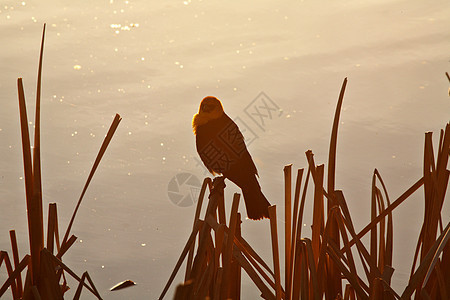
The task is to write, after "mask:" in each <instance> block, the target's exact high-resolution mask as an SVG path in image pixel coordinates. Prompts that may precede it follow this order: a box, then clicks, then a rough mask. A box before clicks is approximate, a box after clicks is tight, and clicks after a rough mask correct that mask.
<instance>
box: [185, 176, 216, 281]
mask: <svg viewBox="0 0 450 300" xmlns="http://www.w3.org/2000/svg"><path fill="white" fill-rule="evenodd" d="M211 184H212V181H211V178H209V177H207V178H205V179H204V180H203V184H202V187H201V189H200V194H199V196H198V200H197V207H196V209H195V216H194V224H193V225H192V230H194V228H195V226H196V223H197V222H199V221H200V212H201V210H202V205H203V199H204V198H205V192H206V188H207V187H208V188H209V189H210V191H211ZM194 247H195V241H194V243H193V244H192V246H191V248H190V249H189V253H188V259H187V264H186V274H185V276H184V281H187V280H188V279H189V278H190V274H191V268H192V259H193V258H194Z"/></svg>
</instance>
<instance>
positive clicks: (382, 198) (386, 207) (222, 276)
mask: <svg viewBox="0 0 450 300" xmlns="http://www.w3.org/2000/svg"><path fill="white" fill-rule="evenodd" d="M346 84H347V79H345V80H344V83H343V85H342V89H341V92H340V95H339V100H338V104H337V107H336V113H335V117H334V123H333V128H332V133H331V141H330V149H329V159H328V172H327V185H326V186H325V185H324V179H325V178H324V177H325V166H324V165H323V164H322V165H316V163H315V162H314V157H313V154H312V152H311V151H307V152H306V157H307V161H308V170H307V171H306V173H305V171H304V169H299V170H298V171H297V178H296V182H295V192H294V197H293V198H292V194H291V190H292V166H291V165H288V166H286V167H285V168H284V175H285V211H284V214H285V220H286V223H285V225H286V227H285V228H284V233H285V234H284V243H285V247H284V248H285V253H284V257H285V260H284V270H285V274H284V277H285V280H284V284H282V282H281V274H280V264H282V263H283V262H282V261H281V260H280V253H279V250H278V249H279V245H278V235H279V234H278V230H277V221H276V220H277V217H276V216H277V211H276V207H275V206H271V207H270V208H269V214H270V228H271V231H270V235H271V238H272V239H271V240H272V250H273V251H272V254H273V262H272V267H269V266H268V263H266V262H264V260H263V259H262V258H261V257H260V256H259V255H258V254H257V252H256V251H255V250H254V249H253V248H252V247H251V246H250V245H249V244H248V243H247V242H246V240H245V239H244V237H242V236H241V228H240V224H241V221H240V218H241V215H240V214H239V213H238V212H237V208H238V204H239V198H240V196H239V194H235V195H234V198H233V202H232V208H231V212H230V215H229V221H228V223H227V222H226V216H225V209H224V196H223V195H224V187H225V185H224V183H223V179H222V178H216V179H214V182H213V183H211V180H210V179H209V178H206V179H205V181H204V183H203V186H202V189H201V193H200V196H199V199H198V203H197V210H196V213H195V217H194V226H193V230H192V233H191V235H190V237H189V239H188V241H187V243H186V246H185V248H184V249H183V252H182V253H181V256H180V258H179V260H178V262H177V264H176V266H175V268H174V270H173V272H172V274H171V276H170V278H169V280H168V282H167V284H166V286H165V288H164V289H163V291H162V293H161V296H160V297H159V299H163V298H164V296H165V294H166V293H167V290H168V288H169V286H170V285H171V284H172V282H173V280H174V278H175V275H176V273H177V272H178V271H179V269H180V267H181V265H182V264H183V262H184V260H185V259H186V256H187V262H186V272H185V282H184V284H181V285H179V286H178V287H177V289H176V292H175V298H174V299H176V300H178V299H240V285H241V270H242V269H243V270H244V271H245V272H246V273H247V274H248V276H249V277H250V278H251V280H252V281H253V283H254V284H255V288H257V289H259V291H260V292H261V297H262V298H264V299H277V300H278V299H316V300H318V299H323V298H325V299H342V298H343V299H410V298H411V297H414V298H415V299H449V295H450V243H447V242H448V240H449V238H450V223H447V224H446V225H445V228H444V225H443V220H442V218H441V211H442V207H443V204H444V200H445V193H446V191H447V185H448V179H449V170H448V169H447V165H448V158H449V153H450V124H447V126H446V128H445V130H441V132H440V139H439V144H438V147H437V156H434V151H433V143H432V133H431V132H428V133H426V134H425V149H424V162H423V176H422V177H421V178H420V179H418V180H417V182H416V183H414V184H413V185H412V186H411V187H410V188H409V189H407V190H406V191H405V192H404V193H403V194H402V195H401V196H400V197H398V198H397V199H396V200H395V201H391V200H390V198H389V196H388V192H387V190H386V187H385V184H384V183H383V180H382V178H381V176H380V174H379V172H378V171H377V170H376V169H375V171H374V173H373V177H372V197H371V199H370V201H371V219H370V220H369V221H368V224H367V226H365V227H364V228H363V229H362V230H360V231H359V232H357V231H356V229H355V228H354V225H353V222H352V218H351V215H350V211H349V209H348V207H347V203H346V200H345V197H344V193H343V192H342V191H341V190H336V189H335V185H334V183H335V161H336V144H337V131H338V124H339V116H340V110H341V105H342V101H343V97H344V92H345V87H346ZM304 177H305V179H304V180H303V178H304ZM302 181H303V188H302ZM311 184H312V187H309V186H310V185H311ZM421 187H423V192H424V201H425V214H424V220H423V224H422V229H421V232H420V235H419V237H418V240H417V247H416V251H415V255H414V258H412V261H413V263H412V269H411V274H410V279H409V283H408V285H407V286H406V287H405V289H404V290H403V291H402V293H401V294H399V293H397V292H396V291H395V290H394V289H393V288H392V287H391V277H392V274H393V272H394V266H393V265H392V256H393V241H394V235H393V232H394V231H393V218H392V211H393V210H394V209H395V208H396V207H398V206H399V205H400V204H401V203H403V202H404V201H406V200H407V199H408V197H410V196H411V195H412V194H413V193H415V192H420V191H419V189H420V188H421ZM207 188H209V190H210V194H209V202H208V205H207V209H206V212H205V215H204V218H203V219H200V211H201V209H202V202H203V198H204V195H205V192H206V189H207ZM308 188H312V189H313V199H311V200H310V201H312V202H313V212H312V216H313V222H312V235H311V238H302V232H301V229H302V226H301V224H302V218H303V214H304V207H305V201H306V195H307V189H308ZM366 234H368V235H370V238H369V239H368V240H369V242H368V243H363V242H362V240H361V239H362V238H363V237H364V236H365V235H366ZM196 238H198V244H197V246H196V243H195V241H196ZM194 253H195V256H194ZM358 260H359V264H360V265H362V267H361V268H359V269H358V268H357V267H356V266H357V261H358ZM361 269H362V271H361Z"/></svg>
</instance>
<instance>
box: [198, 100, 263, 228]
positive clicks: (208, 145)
mask: <svg viewBox="0 0 450 300" xmlns="http://www.w3.org/2000/svg"><path fill="white" fill-rule="evenodd" d="M192 127H193V129H194V133H195V134H196V145H197V152H198V154H199V155H200V158H201V160H202V161H203V163H204V164H205V166H206V168H207V169H208V170H209V171H210V172H211V173H212V174H222V175H223V176H224V177H226V178H228V179H229V180H231V181H232V182H234V183H235V184H236V185H238V186H239V187H240V188H241V189H242V193H243V195H244V201H245V207H246V209H247V216H248V218H250V219H253V220H258V219H262V218H268V217H269V212H268V210H267V208H268V207H269V206H270V203H269V202H268V201H267V199H266V197H265V196H264V195H263V193H262V192H261V187H260V186H259V183H258V180H257V178H256V176H258V171H257V170H256V166H255V164H254V163H253V160H252V157H251V156H250V153H249V152H248V151H247V147H246V146H245V143H244V137H243V136H242V133H241V132H240V130H239V128H238V126H237V125H236V123H234V122H233V120H232V119H230V117H228V116H227V115H226V114H225V112H224V111H223V107H222V104H221V102H220V101H219V100H218V99H217V98H215V97H211V96H210V97H206V98H204V99H203V100H202V102H201V103H200V108H199V112H198V114H196V115H195V116H194V118H193V120H192Z"/></svg>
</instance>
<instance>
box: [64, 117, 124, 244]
mask: <svg viewBox="0 0 450 300" xmlns="http://www.w3.org/2000/svg"><path fill="white" fill-rule="evenodd" d="M121 120H122V118H121V117H120V115H119V114H116V116H115V117H114V120H113V122H112V124H111V126H110V127H109V131H108V133H107V134H106V137H105V139H104V140H103V143H102V146H101V147H100V150H99V152H98V154H97V157H96V159H95V162H94V165H93V166H92V169H91V172H90V173H89V176H88V178H87V181H86V183H85V185H84V188H83V191H82V192H81V195H80V198H79V199H78V202H77V205H76V206H75V210H74V212H73V214H72V218H71V219H70V222H69V225H68V226H67V230H66V234H65V235H64V238H63V241H62V245H64V244H65V243H66V241H67V239H68V238H69V234H70V230H71V229H72V225H73V221H74V220H75V216H76V214H77V211H78V208H79V207H80V204H81V201H82V200H83V197H84V194H85V193H86V190H87V188H88V186H89V183H90V182H91V179H92V177H93V176H94V173H95V171H96V170H97V167H98V165H99V164H100V161H101V159H102V157H103V154H105V151H106V148H108V145H109V142H110V141H111V139H112V137H113V135H114V132H115V131H116V129H117V126H119V123H120V121H121Z"/></svg>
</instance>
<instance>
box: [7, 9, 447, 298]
mask: <svg viewBox="0 0 450 300" xmlns="http://www.w3.org/2000/svg"><path fill="white" fill-rule="evenodd" d="M449 15H450V5H449V4H448V1H433V2H432V4H430V2H423V1H364V4H362V3H361V2H360V1H340V2H339V3H337V2H325V1H284V2H283V3H276V2H275V1H258V2H257V3H256V2H250V1H232V2H231V3H230V2H227V3H226V5H225V4H224V3H223V2H220V1H206V0H204V1H195V0H193V1H190V0H188V1H181V0H180V1H158V2H156V1H153V3H151V4H150V3H149V2H148V1H132V0H130V1H114V0H110V1H109V2H108V1H102V2H99V1H89V2H88V1H86V2H85V3H84V4H83V5H81V4H75V3H74V2H71V1H60V2H58V3H53V2H52V1H24V2H20V1H9V0H6V1H5V0H3V1H2V2H1V6H0V30H1V35H0V44H1V45H2V47H1V50H0V66H1V70H2V72H1V73H0V95H1V96H0V157H1V159H0V171H1V174H0V195H1V196H0V207H1V210H0V229H1V230H0V249H2V250H8V251H10V244H9V235H8V231H9V230H10V229H16V232H17V235H18V239H19V243H20V244H19V251H20V253H21V255H23V254H24V253H26V252H28V251H29V250H28V237H27V226H26V217H25V196H24V181H23V179H22V176H23V169H22V157H21V144H20V131H19V118H18V104H17V89H16V79H17V77H23V78H24V84H25V88H26V96H27V97H28V109H29V112H30V113H29V115H30V121H33V119H34V118H33V113H32V112H33V109H34V105H33V103H32V99H33V98H34V97H35V85H36V73H37V63H38V53H39V43H40V38H41V30H42V24H43V23H47V36H46V42H45V55H44V69H43V95H42V97H43V98H42V164H43V169H42V172H43V188H44V203H45V207H47V205H48V203H49V202H57V203H58V214H59V225H60V230H61V231H62V232H63V231H65V229H66V226H67V223H68V221H69V218H70V216H71V214H72V211H73V208H74V206H75V203H76V201H77V200H78V197H79V194H80V192H81V189H82V187H83V185H84V182H85V180H86V178H87V175H88V173H89V171H90V168H91V165H92V162H93V160H94V158H95V156H96V153H97V151H98V149H99V147H100V145H101V142H102V140H103V136H104V135H105V134H106V131H107V129H108V127H109V125H110V123H111V121H112V119H113V116H114V114H115V113H120V114H121V116H122V117H123V120H122V122H121V124H120V126H119V128H118V130H117V132H116V135H115V137H114V139H113V140H112V143H111V144H110V147H109V149H108V151H107V153H106V155H105V157H104V158H103V161H102V163H101V165H100V167H99V169H98V171H97V173H96V175H95V176H94V179H93V181H92V183H91V186H90V188H89V190H88V193H87V194H86V196H85V199H84V202H83V204H82V206H81V208H80V211H79V214H78V216H77V219H76V221H75V225H74V227H73V230H72V232H73V234H75V235H76V236H78V238H79V239H78V242H77V243H76V244H75V245H74V246H73V247H72V248H71V249H70V251H69V252H68V253H67V254H66V255H65V256H64V259H65V262H66V263H67V264H68V265H69V266H70V267H72V268H73V270H75V271H76V272H77V273H78V274H82V272H84V271H85V270H87V271H88V272H89V273H90V275H91V276H92V278H93V280H94V282H95V284H96V286H97V287H98V289H99V290H100V292H101V293H102V295H103V296H104V298H106V299H137V298H145V299H146V298H152V299H153V298H156V297H157V296H158V295H159V294H160V292H161V290H162V288H163V286H164V284H165V282H166V281H167V279H168V277H169V274H170V272H171V271H172V268H173V266H174V265H175V262H176V260H177V259H178V255H179V253H180V252H181V250H182V248H183V246H184V244H185V242H186V240H187V238H188V235H189V232H190V229H191V227H192V222H193V215H194V210H195V208H194V206H192V205H191V206H188V207H181V206H180V205H176V204H174V203H173V202H172V201H171V200H170V199H169V195H168V189H172V188H171V187H168V185H169V182H170V181H171V180H172V179H173V177H174V176H177V175H178V174H180V173H188V174H192V175H193V176H195V177H196V178H198V179H199V180H201V179H202V178H203V177H204V176H205V173H204V170H203V168H202V167H201V166H199V165H198V163H197V159H198V158H197V154H196V151H195V142H194V136H193V134H192V130H191V125H190V124H191V118H192V115H193V114H195V113H196V111H197V109H198V104H199V102H200V100H201V99H202V98H203V97H204V96H206V95H215V96H217V97H218V98H219V99H221V100H222V101H223V104H224V108H225V111H226V112H227V113H228V115H230V116H231V117H233V118H238V120H239V122H240V123H238V124H239V125H240V127H241V128H244V127H245V128H246V132H247V133H246V136H247V137H248V138H250V139H251V144H250V145H249V150H250V152H251V153H252V156H253V158H254V160H255V163H256V165H257V167H258V169H259V173H260V183H261V185H262V188H263V191H264V193H265V194H266V196H267V198H268V199H269V200H270V201H271V202H272V203H273V204H277V206H278V207H279V226H280V227H281V226H282V225H283V221H284V220H283V215H282V214H281V212H282V211H283V209H284V206H283V199H284V198H283V180H282V179H283V175H282V174H283V173H282V170H283V166H284V165H285V164H289V163H293V164H294V168H302V167H306V161H305V156H304V152H305V151H306V150H308V149H312V150H313V151H314V153H315V159H316V162H317V163H326V160H327V151H328V142H329V134H330V128H331V124H332V118H333V115H334V109H335V104H336V100H337V97H338V94H339V90H340V87H341V84H342V81H343V79H344V77H348V79H349V83H348V86H347V92H346V96H345V100H344V105H343V114H342V116H341V121H342V122H341V124H340V129H339V141H338V161H337V182H336V185H337V188H339V189H343V190H344V193H345V195H346V198H347V201H348V202H349V206H350V209H351V212H352V215H353V216H354V218H355V220H354V222H355V224H356V227H357V228H359V229H360V228H362V227H363V226H364V225H365V224H366V223H367V220H368V219H369V216H370V214H369V200H370V183H371V174H372V172H373V169H374V168H375V167H376V168H378V170H379V171H380V172H381V174H382V176H383V178H384V180H385V182H386V184H387V187H388V189H389V193H390V196H391V198H392V200H394V199H396V198H397V197H398V196H399V195H400V194H401V193H402V192H403V191H405V190H406V189H407V188H409V187H410V186H411V185H412V184H413V183H414V182H416V181H417V180H418V179H419V178H420V176H421V172H422V155H423V154H422V152H423V150H422V149H423V139H424V132H426V131H434V132H436V133H435V141H437V137H438V134H437V132H438V130H439V129H440V128H443V127H444V126H445V124H446V123H447V122H448V121H449V115H450V114H449V112H450V99H449V97H448V81H447V79H446V77H445V74H444V73H445V71H449V53H450V42H449V39H448V37H449V33H450V32H449V28H450V18H449V17H448V16H449ZM261 92H264V93H265V96H266V97H268V98H270V99H271V102H267V103H271V105H272V106H271V107H272V108H274V109H275V111H271V112H273V115H271V118H270V119H269V118H265V119H264V121H265V123H264V125H263V126H259V125H261V124H259V125H258V123H257V122H258V119H257V118H256V119H255V120H253V119H252V118H250V117H249V115H248V114H247V113H246V112H249V111H250V110H251V109H252V108H253V107H254V105H255V104H257V103H260V102H258V101H261V98H258V95H260V93H261ZM255 121H256V122H255ZM259 121H261V119H259ZM32 126H33V124H32V123H30V128H32ZM182 188H183V189H182V190H181V191H180V193H181V194H183V195H186V194H189V192H190V191H189V189H187V188H186V187H182ZM236 191H238V190H237V189H236V188H235V187H234V186H233V184H232V183H229V184H228V188H227V197H228V204H230V202H231V197H232V193H234V192H236ZM422 193H423V192H422V190H420V191H418V193H417V195H415V197H412V198H411V199H409V200H408V202H407V203H405V204H403V205H402V206H400V207H399V208H398V209H396V212H395V214H394V222H395V223H394V228H395V236H396V244H395V245H394V247H395V248H394V252H395V253H394V267H395V268H396V271H395V273H394V279H393V283H394V287H395V288H396V289H397V292H401V291H402V290H403V288H404V286H405V285H406V281H407V278H408V276H409V275H408V274H409V269H410V264H411V261H412V257H413V251H414V249H413V248H414V247H415V243H416V240H417V234H418V230H419V228H420V223H421V222H422V221H421V218H422V215H423V203H422V202H423V200H422V198H421V197H422ZM447 202H448V201H447ZM311 210H312V207H311V205H310V204H308V206H307V207H306V215H305V220H304V223H305V226H304V232H305V235H308V233H309V228H310V227H309V226H310V222H311V216H310V212H311ZM46 211H47V209H45V212H46ZM241 211H242V212H243V213H244V214H245V208H244V206H243V205H242V206H241ZM443 212H444V213H443V221H444V222H448V220H449V217H450V213H449V207H448V205H447V207H444V211H443ZM242 227H243V235H244V236H246V237H247V238H248V240H249V241H250V243H251V244H252V245H254V247H255V248H256V249H257V250H258V251H259V252H260V253H261V254H262V255H263V256H264V257H265V258H266V259H267V261H268V262H270V261H271V254H270V244H269V241H270V239H269V235H268V232H269V231H268V230H269V224H268V222H267V221H262V222H253V221H248V220H244V222H243V224H242ZM281 232H282V231H280V233H281ZM280 244H282V243H280ZM281 251H282V250H281ZM281 253H283V252H281ZM0 272H1V275H0V279H1V281H2V282H3V281H4V279H5V275H4V274H5V273H6V271H5V269H4V268H2V269H1V270H0ZM125 279H131V280H133V281H135V282H137V283H138V285H137V286H135V287H132V288H129V289H126V290H123V291H121V292H115V293H114V292H109V288H110V287H111V286H113V285H114V284H116V283H117V282H120V281H122V280H125ZM180 280H181V277H178V278H177V279H176V281H177V282H179V281H180ZM69 283H71V286H72V287H74V286H75V283H74V282H73V281H71V282H69ZM73 290H74V289H72V291H73ZM72 293H73V292H72ZM83 293H85V294H84V295H85V297H86V298H88V296H87V295H88V294H87V292H83ZM243 293H244V296H245V298H246V299H252V298H255V297H257V296H258V295H259V293H258V291H257V290H256V289H255V288H254V287H253V285H251V284H250V283H249V281H248V279H245V283H244V288H243ZM69 294H70V293H69ZM172 294H173V291H172V290H171V291H169V295H168V296H167V299H170V298H171V297H172ZM71 295H72V294H71ZM7 297H10V294H8V295H7ZM69 298H70V296H69Z"/></svg>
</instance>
